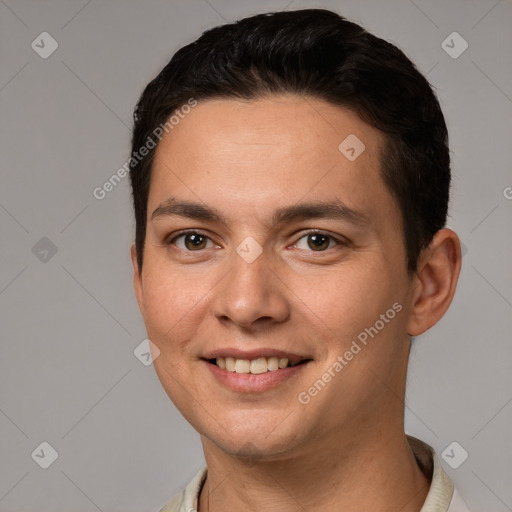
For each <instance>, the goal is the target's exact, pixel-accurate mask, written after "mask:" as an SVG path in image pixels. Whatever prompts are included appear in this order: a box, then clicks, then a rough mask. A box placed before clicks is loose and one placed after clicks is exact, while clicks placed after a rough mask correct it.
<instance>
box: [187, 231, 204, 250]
mask: <svg viewBox="0 0 512 512" xmlns="http://www.w3.org/2000/svg"><path fill="white" fill-rule="evenodd" d="M206 240H207V238H206V237H205V236H203V235H199V234H197V233H189V234H188V235H185V247H186V248H187V249H188V250H190V251H194V250H196V249H204V247H205V246H206Z"/></svg>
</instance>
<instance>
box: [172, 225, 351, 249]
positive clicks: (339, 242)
mask: <svg viewBox="0 0 512 512" xmlns="http://www.w3.org/2000/svg"><path fill="white" fill-rule="evenodd" d="M186 235H200V236H203V237H205V238H207V239H208V240H209V241H211V242H213V241H212V240H211V238H210V237H209V236H208V235H206V234H205V233H202V232H201V231H198V230H193V229H191V230H186V231H181V232H179V233H178V234H177V235H176V236H173V238H172V239H170V240H168V241H167V242H166V244H167V245H174V242H176V240H177V239H178V238H181V237H184V236H186ZM309 235H322V236H325V237H327V238H329V239H330V240H333V241H335V242H336V246H334V247H330V248H329V247H328V248H327V249H326V250H324V251H313V250H310V251H308V252H320V253H322V252H327V251H328V250H330V249H334V248H335V247H337V246H348V245H349V242H348V240H346V239H342V238H338V237H336V236H334V235H332V234H331V233H328V232H326V231H321V230H310V231H307V232H305V233H302V235H301V236H300V237H299V238H298V239H297V240H296V241H295V242H294V243H293V245H294V246H295V245H297V243H298V242H299V240H302V239H303V238H305V237H307V236H309ZM178 249H179V250H182V251H186V252H201V251H203V250H204V249H198V250H197V251H191V250H189V249H181V248H178ZM299 250H305V249H299Z"/></svg>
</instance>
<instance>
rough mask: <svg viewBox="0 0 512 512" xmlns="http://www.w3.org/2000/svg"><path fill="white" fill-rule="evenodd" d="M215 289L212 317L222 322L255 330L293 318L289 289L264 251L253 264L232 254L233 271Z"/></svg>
mask: <svg viewBox="0 0 512 512" xmlns="http://www.w3.org/2000/svg"><path fill="white" fill-rule="evenodd" d="M216 288H217V294H216V296H215V298H214V300H213V306H212V307H213V314H214V316H215V317H216V318H217V319H218V320H220V321H221V322H224V323H232V324H236V325H237V326H239V327H243V328H256V327H258V326H270V325H272V324H278V323H281V322H284V321H285V320H286V319H287V318H288V317H289V315H290V302H289V300H288V299H287V296H286V291H287V288H286V286H285V284H284V283H283V281H282V280H281V279H280V278H279V277H278V274H277V270H276V269H275V268H271V267H270V261H269V258H268V257H267V255H266V254H265V251H263V253H262V254H261V255H260V256H259V257H258V258H257V259H256V260H255V261H252V262H251V263H248V262H247V261H245V260H244V259H243V258H241V257H240V256H239V255H238V254H236V253H233V260H232V266H231V271H230V272H228V273H227V275H226V276H225V277H224V279H222V281H221V283H220V284H219V286H218V287H216Z"/></svg>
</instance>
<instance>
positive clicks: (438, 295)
mask: <svg viewBox="0 0 512 512" xmlns="http://www.w3.org/2000/svg"><path fill="white" fill-rule="evenodd" d="M461 262H462V261H461V249H460V241H459V237H458V236H457V234H456V233H454V232H453V231H452V230H451V229H441V230H439V231H438V232H437V233H436V234H435V235H434V238H433V240H432V242H431V244H430V245H429V247H427V248H426V249H424V250H423V251H422V253H421V255H420V257H419V261H418V268H417V271H416V274H415V276H414V278H413V282H412V285H411V288H412V290H413V291H412V300H411V314H410V316H409V322H408V324H407V333H408V334H409V335H410V336H418V335H419V334H421V333H423V332H425V331H426V330H428V329H430V328H431V327H432V326H433V325H435V324H436V323H437V322H438V321H439V320H440V319H441V318H442V316H443V315H444V314H445V313H446V310H447V309H448V307H449V306H450V304H451V302H452V299H453V296H454V295H455V288H456V287H457V281H458V279H459V273H460V268H461Z"/></svg>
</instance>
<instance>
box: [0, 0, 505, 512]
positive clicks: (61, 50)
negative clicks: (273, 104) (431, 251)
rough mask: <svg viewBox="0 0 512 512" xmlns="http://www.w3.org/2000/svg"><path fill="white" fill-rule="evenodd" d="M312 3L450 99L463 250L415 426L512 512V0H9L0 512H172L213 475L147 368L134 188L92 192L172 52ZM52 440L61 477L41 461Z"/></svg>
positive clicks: (423, 344) (412, 380)
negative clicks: (393, 49) (187, 490)
mask: <svg viewBox="0 0 512 512" xmlns="http://www.w3.org/2000/svg"><path fill="white" fill-rule="evenodd" d="M312 6H318V7H327V8H333V9H335V10H337V11H338V12H339V13H341V14H343V15H345V16H347V17H349V18H350V19H353V20H354V21H356V22H359V23H361V24H363V26H365V27H366V28H367V29H369V30H370V31H372V32H374V33H376V34H377V35H379V36H381V37H384V38H385V39H388V40H390V41H392V42H394V43H395V44H397V45H398V46H399V47H400V48H402V49H403V50H404V51H405V53H406V54H407V55H408V56H409V57H411V58H412V60H413V61H415V62H416V63H417V65H418V67H419V68H420V69H421V70H422V71H423V72H424V73H426V74H427V75H428V79H429V80H430V81H431V83H432V84H433V85H434V86H435V87H436V88H437V90H438V94H439V97H440V101H441V103H442V106H443V109H444V112H445V115H446V118H447V122H448V125H449V130H450V135H451V149H452V158H453V171H454V186H453V200H452V206H451V218H450V221H449V226H450V227H452V228H454V229H455V230H456V231H457V232H458V233H459V234H460V236H461V239H462V241H463V244H464V251H465V253H464V258H463V270H462V275H461V279H460V284H459V289H458V292H457V295H456V297H455V300H454V303H453V305H452V308H451V310H450V312H449V313H448V315H447V316H446V317H445V318H444V319H443V320H442V321H441V322H440V323H439V324H438V325H437V326H436V327H435V328H433V329H432V330H431V331H429V332H428V333H427V334H426V335H423V336H421V337H419V338H417V339H416V340H415V343H414V348H413V353H412V358H411V363H410V371H409V377H408V393H407V408H406V430H407V432H408V433H411V434H413V435H415V436H417V437H420V438H421V439H424V440H425V441H427V442H429V443H430V444H431V445H432V446H433V447H434V448H435V449H436V450H437V451H438V453H439V454H440V453H441V452H442V451H443V450H444V449H445V448H446V447H447V446H448V445H449V444H450V443H451V442H453V441H457V442H458V443H459V444H460V445H461V446H462V447H463V448H464V449H465V450H466V451H467V452H468V453H469V457H468V459H467V460H466V461H465V462H464V463H463V464H461V465H460V467H458V469H452V468H451V467H450V466H449V465H448V464H447V463H446V462H444V461H443V465H444V467H445V468H446V470H447V471H448V473H449V474H450V476H451V477H452V479H453V480H454V481H455V483H456V485H457V486H458V488H459V490H460V491H461V494H462V495H463V496H464V497H465V499H466V501H467V502H468V505H469V506H470V508H472V509H473V511H474V512H476V511H481V510H492V511H497V512H501V511H505V510H512V489H511V486H510V481H511V480H510V478H511V474H512V467H511V466H512V456H511V455H512V438H511V436H510V430H511V429H510V427H511V424H512V405H511V403H510V402H511V401H512V386H511V380H512V379H511V375H510V374H511V372H510V361H511V355H512V345H511V343H510V332H511V327H512V326H511V318H512V315H511V308H512V304H511V301H512V296H511V293H510V290H511V286H510V285H511V281H512V279H511V278H512V275H511V274H512V272H511V266H510V254H511V252H512V251H511V236H510V220H511V209H512V200H511V199H510V198H511V197H512V189H510V188H507V187H511V186H512V176H511V174H510V172H509V170H510V162H511V152H512V151H511V147H512V116H511V111H512V99H511V98H512V73H511V67H510V55H511V54H512V52H511V49H512V35H511V34H512V31H511V26H512V25H511V21H512V4H511V2H510V1H509V0H501V1H497V0H486V1H476V0H472V1H467V0H457V1H455V0H454V1H445V0H443V1H441V0H436V1H434V0H424V1H421V0H415V1H414V2H412V1H407V0H394V1H385V2H383V1H379V0H371V1H368V0H365V1H360V0H353V1H341V0H338V1H331V2H328V1H326V2H312V1H309V2H307V1H299V0H296V1H294V2H292V3H290V2H289V0H286V1H278V0H266V1H261V2H254V1H250V2H249V1H243V2H228V1H226V0H210V1H209V2H207V1H206V0H204V1H203V0H194V1H188V2H185V1H158V0H151V1H141V0H139V1H135V0H132V1H121V0H118V1H105V2H101V1H99V0H89V1H87V0H76V1H75V0H73V1H69V0H68V1H64V0H60V1H58V0H51V1H44V2H43V1H36V0H32V1H26V0H25V1H21V0H18V1H16V0H3V1H0V27H1V32H0V33H1V47H0V48H1V49H0V52H1V53H0V101H1V105H0V107H1V121H0V145H1V146H0V147H1V168H2V188H1V190H0V223H1V230H2V252H1V274H0V306H1V311H2V324H1V329H2V344H1V349H0V350H1V352H0V366H1V368H0V432H1V436H0V510H1V511H5V512H7V511H16V512H24V511H29V510H30V511H32V510H38V511H39V512H57V511H69V510H74V511H77V512H79V511H97V510H100V511H104V512H107V511H125V512H130V511H134V512H135V511H137V512H142V511H148V512H150V511H157V510H158V509H159V507H161V506H162V505H163V504H164V503H165V502H166V501H167V500H169V499H170V498H171V496H172V495H173V494H174V493H175V492H177V491H178V490H180V489H181V488H182V487H183V486H184V485H185V484H186V483H187V482H188V481H189V479H190V478H191V477H192V476H193V475H194V474H195V472H196V471H197V470H198V469H199V468H200V467H201V466H202V464H203V458H202V451H201V447H200V443H199V436H198V435H197V434H196V433H195V432H194V431H193V429H192V428H191V427H189V426H188V424H186V422H185V421H184V420H183V419H182V418H181V416H180V414H179V413H178V412H177V411H176V410H175V409H174V406H173V405H172V403H171V402H170V401H169V399H168V398H167V395H166V394H165V393H164V391H163V390H162V389H161V386H160V383H159V381H158V379H157V377H156V375H155V373H154V371H153V368H152V367H151V366H144V365H143V364H142V363H141V362H140V361H139V360H138V359H137V358H136V357H135V356H134V353H133V351H134V349H135V348H136V347H137V346H138V345H139V343H140V342H141V341H142V340H143V339H144V338H145V331H144V327H143V323H142V321H141V319H140V317H139V313H138V309H137V306H136V303H135V300H134V297H133V292H132V281H131V266H130V261H129V246H130V243H131V240H132V237H133V220H132V212H131V204H130V195H129V188H128V178H125V179H124V180H123V182H122V183H121V184H119V185H118V186H117V187H116V188H115V189H114V190H113V191H111V192H110V193H109V194H107V196H106V197H105V198H104V199H103V200H97V199H95V198H94V197H93V194H92V191H93V189H94V188H95V187H98V186H101V185H102V184H103V183H104V182H105V180H107V179H108V178H109V177H110V176H111V175H112V174H113V173H115V172H116V170H117V169H118V168H119V167H120V166H122V165H123V163H124V162H125V161H126V160H127V158H128V156H129V138H130V126H131V115H132V110H133V107H134V104H135V102H136V100H137V99H138V96H139V94H140V92H141V90H142V88H143V87H144V85H145V84H146V83H147V82H148V81H149V80H150V79H151V78H152V77H153V76H154V75H155V74H156V73H157V72H158V71H159V70H160V68H161V67H162V66H163V65H164V64H165V63H167V61H168V60H169V58H170V56H171V54H172V53H173V52H174V51H176V50H177V49H178V48H179V47H180V46H182V45H183V44H186V43H187V42H189V41H191V40H192V39H194V38H196V37H197V36H198V35H199V34H200V33H201V32H202V31H203V30H205V29H207V28H209V27H212V26H214V25H218V24H221V23H223V22H224V21H231V20H235V19H238V18H241V17H244V16H246V15H250V14H255V13H257V12H263V11H269V10H282V9H285V8H286V9H295V8H306V7H312ZM44 31H47V32H49V33H50V34H51V36H52V37H53V38H54V39H55V40H56V41H57V42H58V45H59V46H58V49H57V50H56V51H55V52H54V53H53V54H52V55H51V56H49V57H48V58H46V59H43V58H41V57H40V56H39V54H38V53H36V51H34V50H33V49H32V47H31V43H32V41H34V40H35V41H36V43H37V42H38V41H39V45H40V46H42V44H41V43H40V38H39V39H38V36H39V34H40V33H42V32H44ZM453 31H456V32H458V33H459V34H460V35H461V36H462V37H463V38H464V39H465V40H466V41H467V43H468V44H469V47H468V49H467V50H466V51H465V52H464V53H463V54H462V55H460V56H459V57H458V58H452V56H450V55H449V54H448V53H447V52H446V51H445V50H444V49H443V48H442V46H441V43H442V42H443V41H444V40H445V39H446V38H447V36H448V35H449V34H451V33H452V32H453ZM450 44H451V45H452V46H454V45H455V49H456V50H457V49H460V48H461V46H460V44H461V42H460V40H457V41H456V42H454V43H450ZM44 46H45V49H46V50H47V49H48V48H49V42H48V40H46V43H44ZM43 237H46V239H43V240H42V241H41V239H42V238H43ZM49 241H51V242H49ZM55 250H56V251H57V252H56V253H55V254H53V253H54V252H55ZM45 251H46V252H45ZM507 432H509V434H507ZM43 441H46V442H48V443H49V444H50V445H51V446H52V447H53V448H54V449H55V450H56V451H57V452H58V458H57V460H56V461H55V462H54V463H53V464H52V465H51V466H50V467H48V469H42V468H41V467H40V466H39V465H38V464H36V462H35V459H36V458H34V459H33V458H32V457H31V453H32V452H33V451H34V450H35V449H36V448H37V447H38V446H39V445H40V443H41V442H43ZM457 450H460V449H459V448H457ZM460 453H461V452H457V453H455V455H456V457H460ZM40 455H41V454H40ZM48 456H49V452H48V450H47V451H46V452H44V457H48ZM44 457H43V456H41V457H40V460H42V459H43V458H44Z"/></svg>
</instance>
